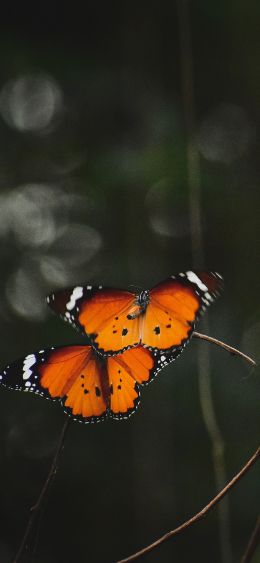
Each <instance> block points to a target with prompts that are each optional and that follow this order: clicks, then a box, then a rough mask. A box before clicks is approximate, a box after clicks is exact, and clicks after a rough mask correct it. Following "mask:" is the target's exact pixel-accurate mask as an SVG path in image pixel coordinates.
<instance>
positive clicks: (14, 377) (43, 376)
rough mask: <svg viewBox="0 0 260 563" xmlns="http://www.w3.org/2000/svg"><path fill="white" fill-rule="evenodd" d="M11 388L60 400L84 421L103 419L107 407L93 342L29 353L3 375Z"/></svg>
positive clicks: (2, 377)
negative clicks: (92, 345) (85, 344)
mask: <svg viewBox="0 0 260 563" xmlns="http://www.w3.org/2000/svg"><path fill="white" fill-rule="evenodd" d="M0 382H1V383H2V384H3V385H5V386H6V387H8V388H11V389H16V390H19V391H30V392H33V393H36V394H39V395H42V396H44V397H46V398H49V399H52V400H60V401H61V402H62V403H63V404H64V406H65V411H66V412H67V413H68V414H69V415H70V416H72V417H73V418H75V419H78V420H81V421H83V422H94V421H98V420H101V419H102V418H103V417H104V416H105V414H106V411H107V401H106V397H105V394H104V391H103V387H102V373H101V363H100V362H99V361H96V354H95V352H94V350H93V349H92V347H91V346H66V347H61V348H56V349H54V348H51V349H49V350H41V351H40V352H36V353H35V354H29V355H28V356H26V358H24V359H23V360H18V361H17V362H14V363H13V364H11V365H10V366H8V367H7V368H6V369H5V370H4V371H3V372H2V374H1V375H0Z"/></svg>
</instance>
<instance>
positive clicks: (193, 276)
mask: <svg viewBox="0 0 260 563" xmlns="http://www.w3.org/2000/svg"><path fill="white" fill-rule="evenodd" d="M186 276H187V278H188V280H189V281H190V282H192V283H195V284H196V285H197V286H198V288H199V289H201V290H202V291H208V288H207V286H206V285H205V284H204V283H203V282H202V281H201V280H200V278H199V277H198V276H197V275H196V274H195V273H194V272H191V271H190V272H186Z"/></svg>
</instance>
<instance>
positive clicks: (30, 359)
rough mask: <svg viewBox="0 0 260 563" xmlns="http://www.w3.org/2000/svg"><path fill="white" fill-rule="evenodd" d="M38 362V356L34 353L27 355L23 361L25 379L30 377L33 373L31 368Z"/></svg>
mask: <svg viewBox="0 0 260 563" xmlns="http://www.w3.org/2000/svg"><path fill="white" fill-rule="evenodd" d="M35 362H36V357H35V355H34V354H29V356H26V358H25V360H24V362H23V379H29V377H30V376H31V375H32V370H31V369H30V368H31V367H32V366H33V365H34V364H35Z"/></svg>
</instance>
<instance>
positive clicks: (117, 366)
mask: <svg viewBox="0 0 260 563" xmlns="http://www.w3.org/2000/svg"><path fill="white" fill-rule="evenodd" d="M174 359H175V355H174V354H160V353H152V352H151V351H150V350H148V349H147V348H144V347H143V346H137V347H136V348H131V349H130V350H127V351H126V352H124V353H123V354H119V355H116V356H110V357H108V358H107V372H108V379H109V389H110V415H111V416H112V417H113V418H117V419H120V418H128V417H129V416H130V415H131V414H132V413H133V412H134V411H135V410H136V408H137V407H138V405H139V402H140V392H139V385H147V384H148V383H150V381H152V380H153V379H154V377H155V376H156V375H157V374H158V372H159V371H160V370H161V369H162V368H163V367H164V366H166V365H168V364H169V363H170V362H172V361H174Z"/></svg>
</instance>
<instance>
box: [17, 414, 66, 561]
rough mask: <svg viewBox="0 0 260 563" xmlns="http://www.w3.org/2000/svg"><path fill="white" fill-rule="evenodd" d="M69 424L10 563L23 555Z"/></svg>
mask: <svg viewBox="0 0 260 563" xmlns="http://www.w3.org/2000/svg"><path fill="white" fill-rule="evenodd" d="M69 422H70V420H69V418H66V421H65V423H64V425H63V427H62V430H61V434H60V437H59V440H58V444H57V448H56V451H55V454H54V457H53V460H52V464H51V467H50V471H49V473H48V476H47V479H46V481H45V483H44V485H43V488H42V490H41V492H40V495H39V497H38V499H37V501H36V503H35V504H34V505H33V506H32V507H31V508H30V516H29V519H28V523H27V526H26V529H25V532H24V536H23V538H22V541H21V543H20V546H19V549H18V551H17V553H16V555H15V557H14V559H13V562H12V563H18V561H19V560H20V558H21V555H22V553H23V550H24V548H25V546H26V542H27V540H28V537H29V534H30V531H31V529H32V527H33V524H34V521H35V518H36V516H37V514H38V512H39V510H40V508H41V506H42V503H43V500H44V498H45V496H46V493H47V491H48V489H49V488H50V486H51V484H52V482H53V479H54V477H55V475H56V473H57V468H58V462H59V457H60V454H61V452H62V449H63V445H64V440H65V435H66V431H67V429H68V426H69Z"/></svg>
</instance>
